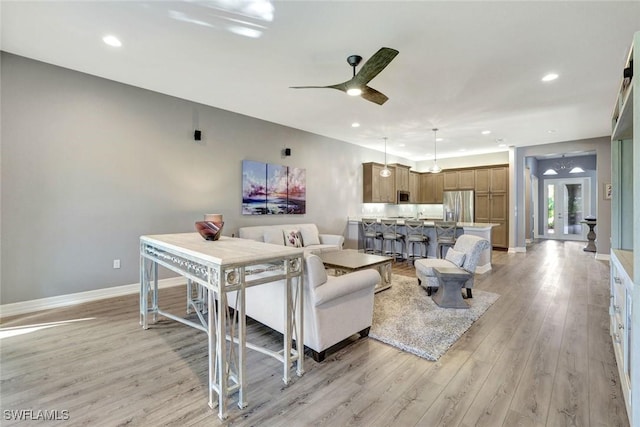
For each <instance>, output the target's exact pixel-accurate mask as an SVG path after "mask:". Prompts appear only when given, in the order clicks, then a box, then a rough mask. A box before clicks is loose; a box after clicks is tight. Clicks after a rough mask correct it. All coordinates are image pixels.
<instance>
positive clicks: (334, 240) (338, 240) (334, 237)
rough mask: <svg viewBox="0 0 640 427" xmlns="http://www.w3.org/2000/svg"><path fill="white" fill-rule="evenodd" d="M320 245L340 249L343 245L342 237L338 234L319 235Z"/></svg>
mask: <svg viewBox="0 0 640 427" xmlns="http://www.w3.org/2000/svg"><path fill="white" fill-rule="evenodd" d="M318 237H320V243H321V244H323V245H336V246H337V247H339V248H340V249H342V246H343V244H344V236H341V235H339V234H319V235H318Z"/></svg>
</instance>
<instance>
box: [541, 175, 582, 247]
mask: <svg viewBox="0 0 640 427" xmlns="http://www.w3.org/2000/svg"><path fill="white" fill-rule="evenodd" d="M588 187H589V181H588V179H584V178H575V179H545V181H544V201H545V203H544V209H545V211H544V218H545V220H544V235H545V236H546V237H550V238H554V239H563V240H585V239H586V229H585V227H583V225H582V223H581V222H580V221H582V220H583V219H584V217H585V208H586V209H587V210H588V209H589V206H588V191H589V188H588Z"/></svg>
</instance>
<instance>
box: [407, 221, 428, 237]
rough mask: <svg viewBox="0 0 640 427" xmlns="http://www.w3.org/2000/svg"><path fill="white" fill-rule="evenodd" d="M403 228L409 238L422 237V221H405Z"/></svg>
mask: <svg viewBox="0 0 640 427" xmlns="http://www.w3.org/2000/svg"><path fill="white" fill-rule="evenodd" d="M404 227H405V230H406V232H407V237H409V236H424V221H419V220H417V219H405V220H404Z"/></svg>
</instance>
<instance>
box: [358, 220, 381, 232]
mask: <svg viewBox="0 0 640 427" xmlns="http://www.w3.org/2000/svg"><path fill="white" fill-rule="evenodd" d="M362 229H363V230H364V232H365V233H375V232H377V231H378V220H377V219H376V218H362Z"/></svg>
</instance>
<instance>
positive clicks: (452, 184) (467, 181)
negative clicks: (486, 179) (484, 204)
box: [442, 169, 476, 191]
mask: <svg viewBox="0 0 640 427" xmlns="http://www.w3.org/2000/svg"><path fill="white" fill-rule="evenodd" d="M442 174H443V175H444V190H445V191H451V190H473V189H474V188H475V180H476V176H475V169H461V170H448V171H444V172H443V173H442Z"/></svg>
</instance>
